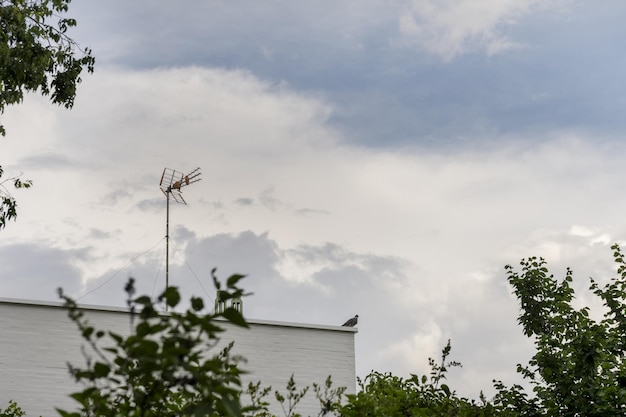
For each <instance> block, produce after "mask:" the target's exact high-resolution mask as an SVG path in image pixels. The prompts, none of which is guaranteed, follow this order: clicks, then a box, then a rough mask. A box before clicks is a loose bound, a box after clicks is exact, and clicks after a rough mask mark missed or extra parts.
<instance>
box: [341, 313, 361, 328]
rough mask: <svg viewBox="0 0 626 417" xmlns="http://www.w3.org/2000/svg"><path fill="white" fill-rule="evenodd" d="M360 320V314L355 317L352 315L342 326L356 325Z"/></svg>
mask: <svg viewBox="0 0 626 417" xmlns="http://www.w3.org/2000/svg"><path fill="white" fill-rule="evenodd" d="M358 322H359V315H358V314H357V315H355V316H354V317H352V318H351V319H350V320H348V321H346V322H345V323H344V324H342V326H346V327H354V326H356V324H357V323H358Z"/></svg>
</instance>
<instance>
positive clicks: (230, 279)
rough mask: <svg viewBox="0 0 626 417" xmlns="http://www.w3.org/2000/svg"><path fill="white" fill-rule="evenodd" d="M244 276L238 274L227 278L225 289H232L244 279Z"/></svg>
mask: <svg viewBox="0 0 626 417" xmlns="http://www.w3.org/2000/svg"><path fill="white" fill-rule="evenodd" d="M245 277H246V276H245V275H239V274H233V275H231V276H230V277H228V279H227V280H226V287H228V288H234V287H235V286H236V285H237V283H238V282H239V281H240V280H242V279H243V278H245Z"/></svg>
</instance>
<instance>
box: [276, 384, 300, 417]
mask: <svg viewBox="0 0 626 417" xmlns="http://www.w3.org/2000/svg"><path fill="white" fill-rule="evenodd" d="M308 391H309V386H308V385H307V386H305V387H304V388H302V389H300V390H298V388H297V387H296V381H295V380H294V378H293V374H291V376H290V377H289V381H287V394H286V395H285V394H282V393H281V392H280V391H274V396H275V397H276V401H278V403H279V404H280V407H281V408H282V409H283V413H284V414H285V417H301V415H300V414H298V413H296V412H295V409H296V406H297V405H298V403H299V402H300V401H301V400H302V398H304V396H305V395H306V393H307V392H308Z"/></svg>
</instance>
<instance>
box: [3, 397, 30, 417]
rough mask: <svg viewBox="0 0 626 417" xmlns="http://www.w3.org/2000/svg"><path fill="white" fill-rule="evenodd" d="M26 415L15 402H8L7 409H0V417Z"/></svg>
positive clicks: (20, 416) (21, 416)
mask: <svg viewBox="0 0 626 417" xmlns="http://www.w3.org/2000/svg"><path fill="white" fill-rule="evenodd" d="M25 414H26V412H24V410H22V408H21V407H20V406H19V405H17V403H16V402H15V401H12V400H9V405H8V406H7V408H5V409H4V410H2V408H0V417H23V416H24V415H25Z"/></svg>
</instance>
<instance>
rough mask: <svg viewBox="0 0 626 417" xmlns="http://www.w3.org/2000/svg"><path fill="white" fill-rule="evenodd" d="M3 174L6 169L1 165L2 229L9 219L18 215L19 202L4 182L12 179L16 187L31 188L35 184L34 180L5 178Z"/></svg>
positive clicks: (0, 213)
mask: <svg viewBox="0 0 626 417" xmlns="http://www.w3.org/2000/svg"><path fill="white" fill-rule="evenodd" d="M3 174H4V170H3V169H2V167H1V166H0V230H2V229H3V228H4V227H6V223H7V221H10V220H15V218H16V217H17V203H16V201H15V198H14V197H13V195H12V194H11V193H10V192H9V190H8V189H7V188H6V187H5V186H4V184H5V183H6V182H7V181H11V182H12V183H13V187H14V188H15V189H20V188H30V187H31V186H32V184H33V183H32V181H30V180H26V181H22V180H21V179H20V178H19V177H13V178H7V179H5V180H3V179H2V175H3Z"/></svg>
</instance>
